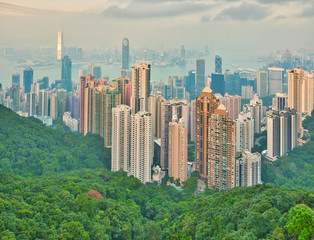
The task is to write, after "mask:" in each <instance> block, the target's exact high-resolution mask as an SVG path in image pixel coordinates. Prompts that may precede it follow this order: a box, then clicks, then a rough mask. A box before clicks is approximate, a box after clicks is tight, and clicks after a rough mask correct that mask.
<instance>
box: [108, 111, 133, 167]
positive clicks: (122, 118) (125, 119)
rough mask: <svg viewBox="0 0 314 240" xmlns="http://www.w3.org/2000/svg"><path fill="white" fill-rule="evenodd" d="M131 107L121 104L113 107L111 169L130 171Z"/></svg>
mask: <svg viewBox="0 0 314 240" xmlns="http://www.w3.org/2000/svg"><path fill="white" fill-rule="evenodd" d="M130 126H131V108H130V107H129V106H127V105H119V106H118V107H115V108H113V109H112V148H111V171H114V172H115V171H119V170H120V169H122V170H123V171H125V172H128V171H129V165H130Z"/></svg>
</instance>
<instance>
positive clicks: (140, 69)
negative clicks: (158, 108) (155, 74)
mask: <svg viewBox="0 0 314 240" xmlns="http://www.w3.org/2000/svg"><path fill="white" fill-rule="evenodd" d="M149 95H150V64H144V63H143V64H138V65H136V66H135V67H133V68H132V94H131V108H132V114H135V113H137V112H139V111H145V112H147V111H148V97H149Z"/></svg>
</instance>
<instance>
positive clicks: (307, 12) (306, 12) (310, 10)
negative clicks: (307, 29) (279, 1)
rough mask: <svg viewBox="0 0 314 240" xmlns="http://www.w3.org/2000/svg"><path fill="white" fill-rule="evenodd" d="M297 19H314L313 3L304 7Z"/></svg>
mask: <svg viewBox="0 0 314 240" xmlns="http://www.w3.org/2000/svg"><path fill="white" fill-rule="evenodd" d="M299 17H306V18H312V17H314V3H313V4H312V5H310V6H308V7H305V8H304V9H303V11H302V13H300V14H299Z"/></svg>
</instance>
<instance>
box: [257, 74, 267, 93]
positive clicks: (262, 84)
mask: <svg viewBox="0 0 314 240" xmlns="http://www.w3.org/2000/svg"><path fill="white" fill-rule="evenodd" d="M257 94H258V96H259V97H266V96H267V95H268V73H267V72H266V71H262V70H261V71H258V72H257Z"/></svg>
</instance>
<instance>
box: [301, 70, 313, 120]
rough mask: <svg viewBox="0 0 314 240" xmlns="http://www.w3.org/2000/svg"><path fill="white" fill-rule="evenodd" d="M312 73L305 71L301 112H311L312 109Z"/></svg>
mask: <svg viewBox="0 0 314 240" xmlns="http://www.w3.org/2000/svg"><path fill="white" fill-rule="evenodd" d="M313 87H314V83H313V75H312V74H310V73H308V72H305V73H304V79H303V84H302V112H303V113H306V114H309V115H310V114H311V112H312V111H313V103H314V102H313V94H314V92H313Z"/></svg>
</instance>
